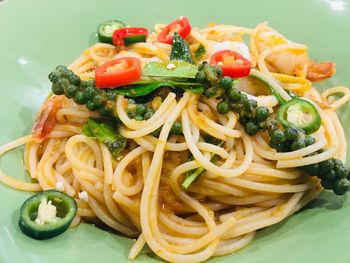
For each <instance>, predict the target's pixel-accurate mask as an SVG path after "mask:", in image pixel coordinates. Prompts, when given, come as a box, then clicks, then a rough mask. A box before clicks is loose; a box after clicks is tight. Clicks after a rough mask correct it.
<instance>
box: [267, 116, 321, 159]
mask: <svg viewBox="0 0 350 263" xmlns="http://www.w3.org/2000/svg"><path fill="white" fill-rule="evenodd" d="M269 123H270V124H269V125H267V128H266V129H267V131H268V133H269V135H270V139H271V140H270V147H271V148H274V149H276V150H277V151H278V152H290V151H296V150H299V149H302V148H305V147H307V146H309V145H312V144H314V143H315V141H316V140H315V138H314V137H312V136H307V135H305V132H304V130H302V129H299V128H293V127H290V128H287V129H285V130H282V129H279V128H278V126H277V121H270V122H269Z"/></svg>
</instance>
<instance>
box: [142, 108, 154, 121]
mask: <svg viewBox="0 0 350 263" xmlns="http://www.w3.org/2000/svg"><path fill="white" fill-rule="evenodd" d="M153 114H154V110H152V109H147V112H146V113H145V114H144V115H143V118H144V119H145V120H149V119H150V118H151V117H152V116H153Z"/></svg>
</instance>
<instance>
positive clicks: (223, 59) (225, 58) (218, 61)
mask: <svg viewBox="0 0 350 263" xmlns="http://www.w3.org/2000/svg"><path fill="white" fill-rule="evenodd" d="M210 64H213V65H218V66H220V67H221V69H222V75H223V76H230V77H232V78H243V77H246V76H248V75H249V72H250V68H251V63H250V62H249V61H248V60H247V59H245V58H244V57H243V56H241V55H240V54H238V53H237V52H234V51H231V50H221V51H219V52H216V53H215V54H213V55H212V57H211V59H210Z"/></svg>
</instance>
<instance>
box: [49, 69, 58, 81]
mask: <svg viewBox="0 0 350 263" xmlns="http://www.w3.org/2000/svg"><path fill="white" fill-rule="evenodd" d="M59 78H60V73H59V72H57V71H52V72H51V73H50V74H49V80H50V81H51V82H52V83H56V82H57V81H58V80H59Z"/></svg>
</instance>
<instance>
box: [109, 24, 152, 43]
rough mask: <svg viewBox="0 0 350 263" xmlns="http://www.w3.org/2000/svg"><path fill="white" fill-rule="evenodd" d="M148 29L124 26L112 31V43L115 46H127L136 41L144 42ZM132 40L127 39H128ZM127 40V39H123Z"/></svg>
mask: <svg viewBox="0 0 350 263" xmlns="http://www.w3.org/2000/svg"><path fill="white" fill-rule="evenodd" d="M147 37H148V30H147V28H144V27H125V28H121V29H116V30H114V32H113V44H114V45H116V46H128V45H130V44H134V43H137V42H145V41H146V39H147ZM129 39H130V40H132V41H128V40H129ZM125 40H127V41H125Z"/></svg>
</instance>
